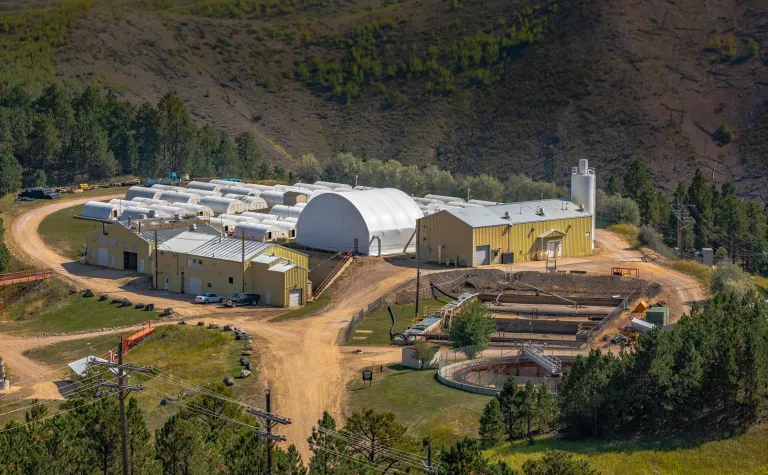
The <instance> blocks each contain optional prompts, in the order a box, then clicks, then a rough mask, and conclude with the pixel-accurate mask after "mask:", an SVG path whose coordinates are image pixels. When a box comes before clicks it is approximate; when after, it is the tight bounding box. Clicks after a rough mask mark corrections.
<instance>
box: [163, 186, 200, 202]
mask: <svg viewBox="0 0 768 475" xmlns="http://www.w3.org/2000/svg"><path fill="white" fill-rule="evenodd" d="M200 198H202V196H200V195H194V194H192V193H181V192H178V191H172V190H166V191H163V192H162V193H161V194H160V196H159V197H157V198H156V199H160V200H165V201H167V202H169V203H189V204H193V205H196V204H200Z"/></svg>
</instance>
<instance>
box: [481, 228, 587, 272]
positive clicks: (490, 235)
mask: <svg viewBox="0 0 768 475" xmlns="http://www.w3.org/2000/svg"><path fill="white" fill-rule="evenodd" d="M591 219H592V218H591V217H583V218H570V219H558V220H553V221H541V222H537V223H522V224H515V225H512V226H491V227H485V228H477V229H475V230H474V237H475V246H484V245H490V247H491V258H492V261H491V263H492V264H498V263H500V262H501V254H502V253H505V252H512V253H514V254H515V262H525V261H529V260H532V259H533V258H534V256H535V254H536V252H537V251H541V250H544V251H546V250H547V242H548V241H558V240H559V241H561V243H562V248H561V257H575V256H586V255H589V254H590V253H591V239H592V238H591V237H590V236H588V235H587V233H589V232H591V231H592V221H591ZM550 229H556V230H558V231H563V232H565V233H566V235H565V236H561V235H559V234H555V235H552V236H550V237H547V238H544V239H539V236H540V235H542V234H544V233H545V232H547V231H549V230H550ZM496 249H498V250H499V252H498V253H494V252H493V251H494V250H496ZM473 257H474V256H473Z"/></svg>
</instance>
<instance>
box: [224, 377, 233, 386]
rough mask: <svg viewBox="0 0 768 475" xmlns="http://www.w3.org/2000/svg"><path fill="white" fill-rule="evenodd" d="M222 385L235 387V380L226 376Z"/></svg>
mask: <svg viewBox="0 0 768 475" xmlns="http://www.w3.org/2000/svg"><path fill="white" fill-rule="evenodd" d="M224 384H225V385H226V386H234V385H235V378H233V377H232V376H227V377H226V378H224Z"/></svg>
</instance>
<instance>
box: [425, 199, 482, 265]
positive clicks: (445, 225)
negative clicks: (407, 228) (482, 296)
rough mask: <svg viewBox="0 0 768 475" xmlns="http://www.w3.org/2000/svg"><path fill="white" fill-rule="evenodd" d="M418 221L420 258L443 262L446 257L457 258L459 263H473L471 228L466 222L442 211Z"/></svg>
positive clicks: (453, 259)
mask: <svg viewBox="0 0 768 475" xmlns="http://www.w3.org/2000/svg"><path fill="white" fill-rule="evenodd" d="M418 223H419V239H420V240H421V243H420V244H421V246H420V248H419V258H420V259H422V260H426V261H430V262H441V263H443V264H445V262H446V260H448V259H450V260H452V261H455V260H456V259H457V258H458V260H459V263H460V265H467V266H471V265H473V263H474V247H473V244H472V237H473V235H472V228H471V227H469V226H468V225H467V224H466V223H464V222H463V221H462V220H460V219H458V218H456V217H455V216H453V215H452V214H450V213H446V212H444V211H441V212H439V213H435V214H431V215H429V216H427V217H425V218H422V219H420V220H419V221H418ZM462 262H463V264H462Z"/></svg>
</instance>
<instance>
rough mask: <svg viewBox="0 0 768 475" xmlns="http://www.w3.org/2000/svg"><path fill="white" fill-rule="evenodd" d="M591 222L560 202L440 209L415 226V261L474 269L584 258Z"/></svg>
mask: <svg viewBox="0 0 768 475" xmlns="http://www.w3.org/2000/svg"><path fill="white" fill-rule="evenodd" d="M592 219H593V216H592V214H591V213H588V212H586V211H585V210H584V209H583V207H580V206H577V205H576V204H574V203H572V202H570V201H566V200H560V199H550V200H539V201H526V202H521V203H509V204H502V205H495V206H469V207H449V208H443V209H442V210H439V211H436V212H434V213H433V214H430V215H429V216H426V217H424V218H423V219H421V220H419V223H420V224H419V226H420V233H419V234H420V239H421V241H420V244H421V246H420V248H419V257H420V259H424V260H428V261H431V262H438V263H441V264H447V265H460V266H467V267H474V266H480V265H489V264H511V263H514V262H524V261H530V260H544V259H547V258H555V257H574V256H584V255H589V254H590V252H591V241H592V237H591V232H592Z"/></svg>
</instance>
